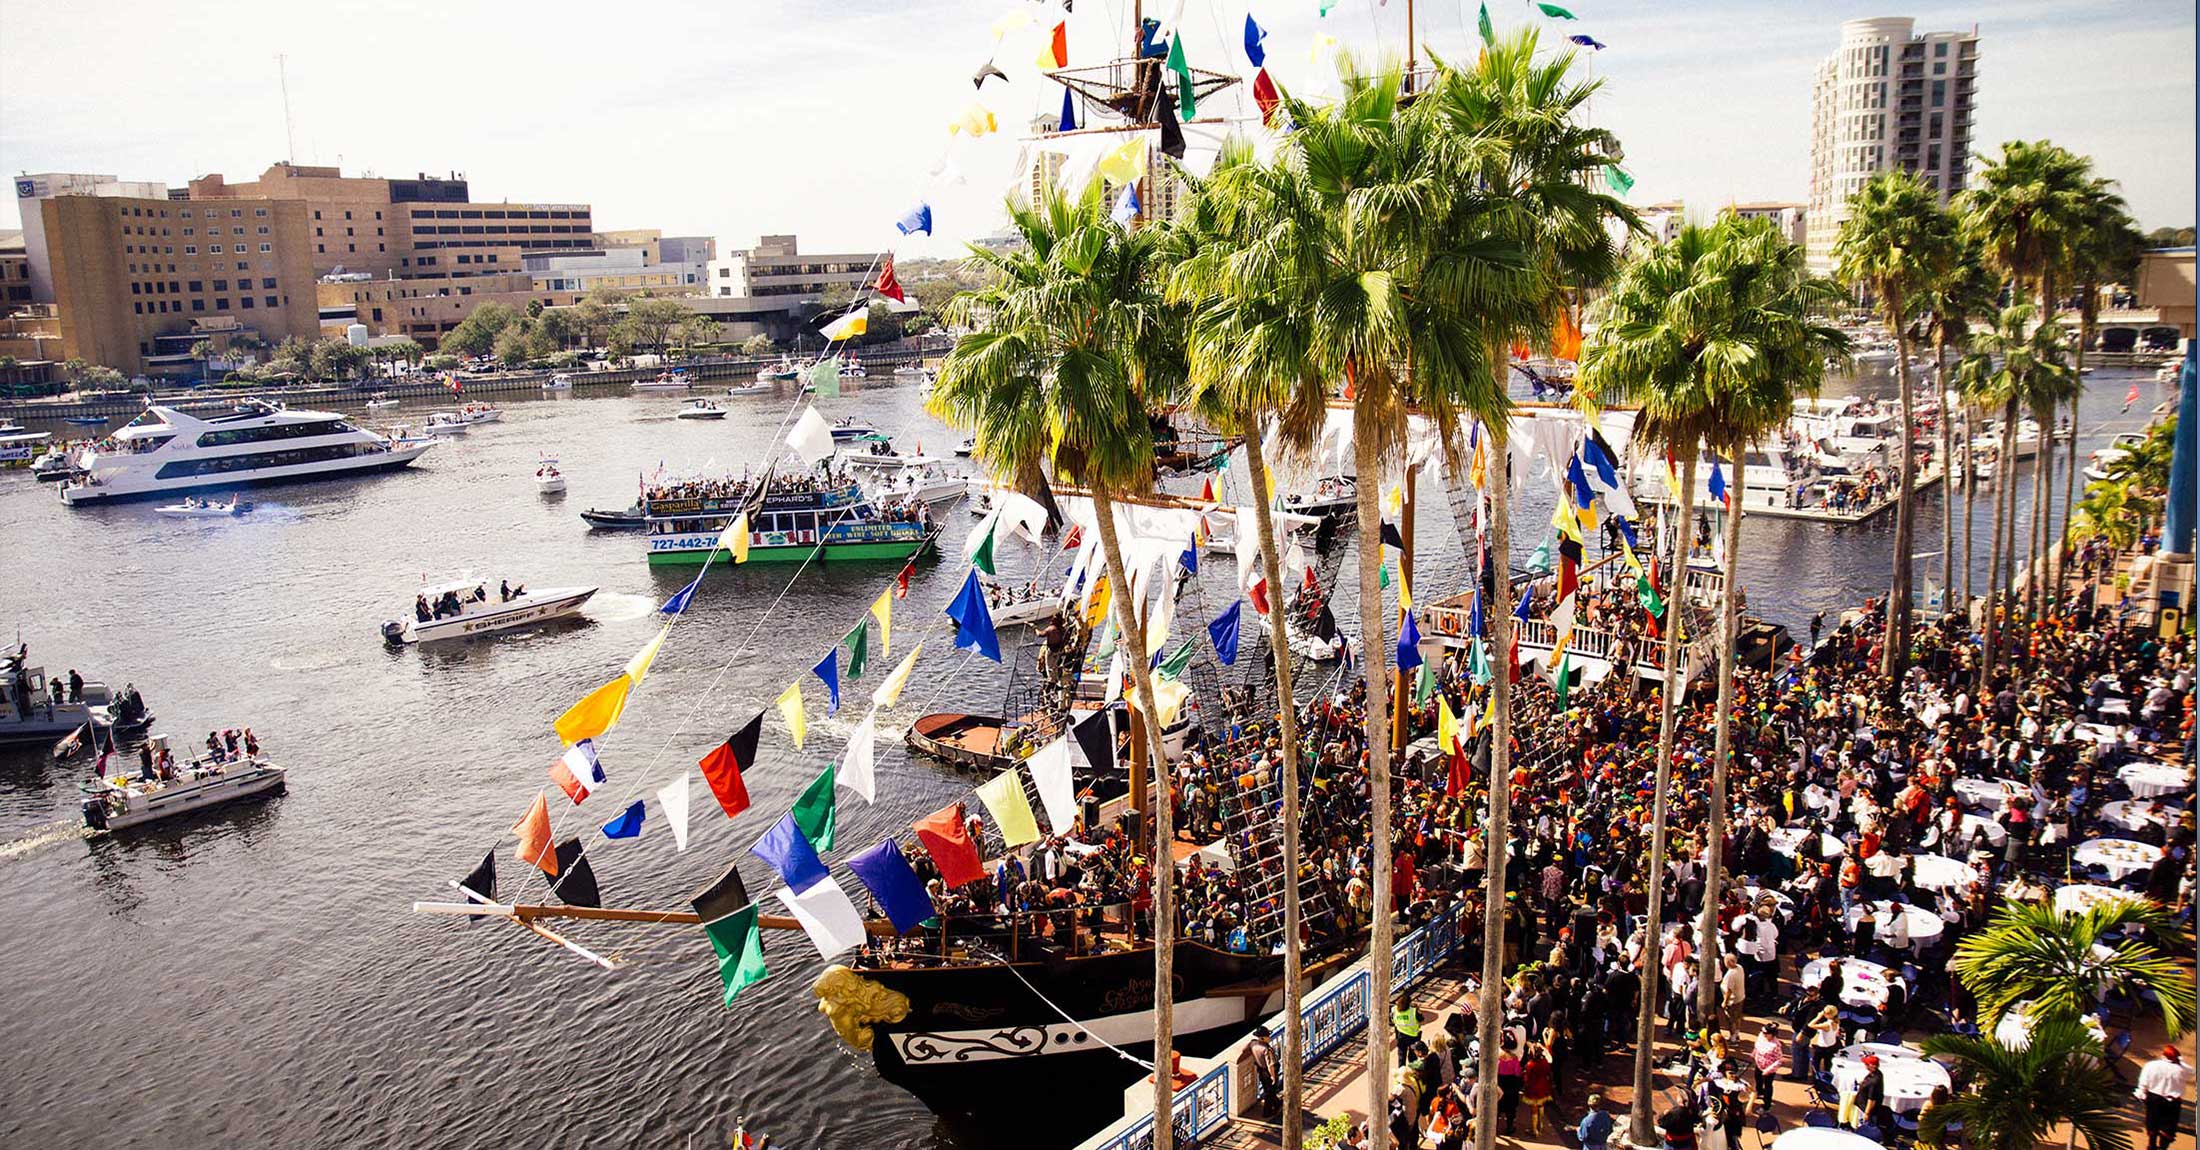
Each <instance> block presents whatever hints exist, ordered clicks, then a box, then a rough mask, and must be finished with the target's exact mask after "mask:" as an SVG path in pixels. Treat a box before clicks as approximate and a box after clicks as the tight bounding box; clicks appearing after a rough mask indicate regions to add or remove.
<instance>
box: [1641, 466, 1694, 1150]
mask: <svg viewBox="0 0 2200 1150" xmlns="http://www.w3.org/2000/svg"><path fill="white" fill-rule="evenodd" d="M1695 513H1696V452H1695V450H1694V448H1693V446H1691V448H1690V450H1689V452H1688V462H1686V463H1684V464H1682V465H1681V502H1680V522H1679V529H1678V530H1676V531H1674V532H1673V558H1672V561H1671V562H1670V563H1668V564H1667V565H1666V568H1665V587H1664V595H1665V622H1664V628H1665V634H1664V636H1663V638H1664V640H1665V681H1664V682H1663V683H1661V684H1659V686H1658V781H1657V787H1656V793H1655V794H1653V795H1652V796H1651V799H1650V868H1649V869H1648V870H1646V871H1644V872H1643V875H1644V884H1643V885H1644V886H1645V887H1646V888H1647V889H1648V891H1649V898H1650V905H1649V907H1648V908H1647V909H1646V911H1645V914H1644V917H1643V921H1644V922H1645V923H1647V924H1648V925H1647V926H1645V927H1644V928H1643V939H1644V942H1643V962H1642V965H1641V967H1640V968H1639V969H1638V970H1637V971H1636V976H1637V982H1638V983H1639V984H1640V990H1641V993H1640V997H1639V1000H1638V1001H1637V1002H1636V1004H1635V1094H1634V1099H1635V1100H1634V1105H1633V1106H1632V1108H1630V1109H1629V1111H1628V1132H1629V1137H1630V1139H1631V1140H1632V1141H1633V1142H1634V1143H1635V1145H1637V1146H1651V1145H1655V1144H1656V1141H1655V1140H1656V1137H1657V1131H1656V1130H1655V1129H1654V1128H1652V1126H1651V1120H1652V1118H1653V1117H1654V1115H1652V1114H1651V1113H1650V1101H1651V1093H1650V1063H1651V1057H1650V1055H1651V1048H1652V1047H1653V1046H1654V1045H1656V1042H1657V1025H1658V993H1659V991H1658V975H1659V970H1658V961H1657V956H1658V942H1659V938H1660V932H1659V929H1658V928H1659V922H1660V920H1662V919H1663V918H1664V917H1665V866H1666V859H1665V854H1666V821H1667V817H1668V815H1667V812H1668V810H1669V809H1670V807H1671V805H1672V787H1673V719H1674V713H1675V704H1676V703H1677V702H1678V701H1679V699H1680V697H1681V695H1682V694H1683V693H1684V692H1685V691H1686V690H1687V686H1688V680H1687V678H1686V677H1685V676H1684V675H1683V674H1682V672H1681V620H1682V619H1683V618H1685V617H1686V616H1687V614H1688V611H1687V600H1688V521H1689V519H1690V518H1692V517H1693V516H1694V515H1695Z"/></svg>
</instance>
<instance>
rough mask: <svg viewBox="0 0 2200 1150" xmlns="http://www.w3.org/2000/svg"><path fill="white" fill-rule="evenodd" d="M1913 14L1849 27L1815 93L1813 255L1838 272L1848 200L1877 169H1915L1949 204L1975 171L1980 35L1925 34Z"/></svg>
mask: <svg viewBox="0 0 2200 1150" xmlns="http://www.w3.org/2000/svg"><path fill="white" fill-rule="evenodd" d="M1914 26H1915V22H1914V21H1912V20H1910V19H1909V18H1908V17H1901V16H1895V17H1883V18H1880V19H1874V20H1850V21H1848V22H1846V23H1844V24H1842V25H1841V47H1840V48H1839V50H1837V51H1835V52H1834V54H1833V55H1831V56H1828V57H1827V58H1826V60H1825V62H1824V63H1821V64H1820V65H1819V66H1818V75H1817V82H1816V84H1815V85H1814V86H1813V88H1812V92H1811V127H1812V131H1811V148H1810V207H1809V211H1808V213H1807V225H1806V231H1807V235H1808V244H1807V248H1808V255H1809V260H1810V265H1811V267H1812V269H1813V270H1816V271H1820V272H1823V271H1826V270H1829V269H1830V268H1831V267H1832V266H1833V241H1834V237H1835V236H1837V235H1838V234H1839V233H1840V230H1841V221H1843V220H1845V219H1847V218H1848V200H1849V197H1850V196H1852V195H1854V194H1856V191H1857V190H1858V189H1859V188H1862V187H1863V186H1864V185H1865V184H1866V183H1868V182H1869V181H1870V180H1871V178H1872V177H1873V176H1876V175H1878V174H1880V173H1881V172H1888V171H1897V170H1900V171H1906V172H1912V173H1915V174H1916V175H1917V177H1918V178H1919V179H1921V180H1923V181H1924V182H1925V184H1926V186H1928V187H1930V188H1932V189H1933V190H1935V191H1937V192H1938V193H1940V196H1941V199H1942V200H1943V201H1945V200H1946V199H1947V198H1948V197H1949V196H1952V195H1954V194H1955V193H1956V192H1959V191H1961V190H1963V186H1964V180H1965V178H1966V177H1967V176H1968V175H1969V173H1970V160H1971V113H1972V109H1973V106H1974V103H1975V100H1976V98H1977V81H1978V29H1977V28H1975V27H1974V28H1972V29H1971V30H1970V31H1968V32H1924V33H1918V32H1915V31H1914V30H1913V29H1914Z"/></svg>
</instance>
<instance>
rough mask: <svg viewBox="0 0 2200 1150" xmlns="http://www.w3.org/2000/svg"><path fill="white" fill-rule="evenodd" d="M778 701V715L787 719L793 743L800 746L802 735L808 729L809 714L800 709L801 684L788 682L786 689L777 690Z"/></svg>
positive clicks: (806, 732) (807, 731)
mask: <svg viewBox="0 0 2200 1150" xmlns="http://www.w3.org/2000/svg"><path fill="white" fill-rule="evenodd" d="M778 703H779V714H780V717H782V718H784V719H786V720H787V731H788V733H789V734H791V735H793V736H794V745H795V746H797V747H799V746H801V745H802V739H803V737H804V736H806V735H807V734H809V731H810V720H809V716H808V715H806V714H804V713H803V710H802V684H800V683H789V684H788V685H787V689H786V690H784V691H781V692H779V699H778Z"/></svg>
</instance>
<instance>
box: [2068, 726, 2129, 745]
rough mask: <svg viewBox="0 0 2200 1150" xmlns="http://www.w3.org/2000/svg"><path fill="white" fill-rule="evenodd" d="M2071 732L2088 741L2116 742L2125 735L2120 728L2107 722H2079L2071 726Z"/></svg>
mask: <svg viewBox="0 0 2200 1150" xmlns="http://www.w3.org/2000/svg"><path fill="white" fill-rule="evenodd" d="M2070 733H2071V734H2072V735H2074V736H2076V737H2077V738H2079V739H2082V740H2084V741H2085V742H2088V743H2104V744H2105V743H2114V742H2117V741H2119V740H2121V739H2122V738H2123V737H2124V733H2123V731H2122V730H2121V729H2120V728H2117V727H2112V726H2109V725H2108V724H2107V723H2079V724H2078V725H2077V726H2075V727H2072V728H2071V730H2070Z"/></svg>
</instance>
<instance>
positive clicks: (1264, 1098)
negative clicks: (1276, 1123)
mask: <svg viewBox="0 0 2200 1150" xmlns="http://www.w3.org/2000/svg"><path fill="white" fill-rule="evenodd" d="M1245 1052H1246V1054H1247V1055H1248V1056H1250V1057H1251V1058H1252V1060H1253V1080H1254V1083H1255V1089H1256V1090H1257V1091H1258V1092H1259V1095H1260V1112H1261V1116H1262V1117H1264V1118H1273V1117H1275V1116H1276V1111H1277V1109H1278V1108H1279V1107H1278V1106H1277V1103H1278V1102H1279V1101H1280V1100H1281V1098H1282V1091H1281V1090H1280V1089H1279V1087H1278V1083H1277V1081H1276V1045H1275V1042H1274V1041H1273V1040H1272V1039H1271V1037H1270V1034H1269V1030H1268V1024H1267V1023H1265V1022H1264V1023H1261V1024H1260V1025H1259V1026H1257V1027H1254V1028H1253V1041H1252V1042H1251V1043H1249V1044H1248V1045H1247V1046H1246V1048H1245Z"/></svg>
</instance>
